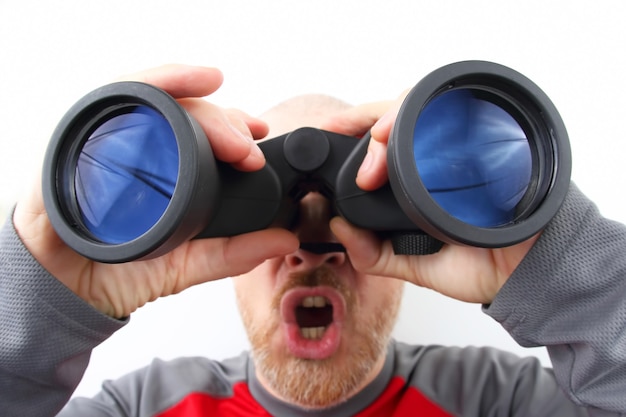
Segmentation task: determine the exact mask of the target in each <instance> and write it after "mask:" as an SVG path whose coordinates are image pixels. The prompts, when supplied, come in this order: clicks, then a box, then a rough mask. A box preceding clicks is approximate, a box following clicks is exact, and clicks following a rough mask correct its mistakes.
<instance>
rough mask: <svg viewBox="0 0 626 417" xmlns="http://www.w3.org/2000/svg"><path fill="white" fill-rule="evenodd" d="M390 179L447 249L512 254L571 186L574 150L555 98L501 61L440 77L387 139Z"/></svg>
mask: <svg viewBox="0 0 626 417" xmlns="http://www.w3.org/2000/svg"><path fill="white" fill-rule="evenodd" d="M388 166H389V179H390V183H391V186H392V189H393V191H394V195H395V197H396V199H397V200H398V202H399V204H400V206H401V207H402V209H403V211H404V212H405V214H406V215H407V216H408V217H409V218H410V219H411V220H412V221H413V222H414V223H415V224H417V225H418V226H419V227H420V228H421V229H422V230H423V231H424V232H426V233H427V234H429V235H431V236H433V237H435V238H436V239H439V240H441V241H443V242H448V243H458V244H466V245H472V246H480V247H504V246H509V245H512V244H515V243H518V242H520V241H522V240H525V239H527V238H529V237H530V236H532V235H534V234H535V233H537V232H539V231H540V230H541V229H543V228H544V227H545V225H546V224H547V223H548V222H549V221H550V220H551V219H552V217H553V216H554V215H555V214H556V212H557V210H558V209H559V207H560V206H561V204H562V202H563V199H564V198H565V195H566V193H567V190H568V188H569V181H570V175H571V153H570V146H569V140H568V136H567V132H566V129H565V126H564V124H563V121H562V119H561V117H560V115H559V113H558V111H557V110H556V108H555V106H554V105H553V103H552V102H551V100H550V99H549V98H548V96H547V95H546V94H545V93H544V92H543V91H542V90H540V89H539V87H537V86H536V85H535V84H534V83H533V82H532V81H530V80H529V79H528V78H526V77H525V76H523V75H521V74H520V73H518V72H516V71H514V70H512V69H510V68H508V67H504V66H502V65H499V64H495V63H491V62H484V61H466V62H458V63H455V64H451V65H448V66H445V67H442V68H439V69H438V70H436V71H434V72H432V73H431V74H429V75H428V76H426V77H425V78H424V79H422V81H420V82H419V83H418V84H417V85H416V86H415V87H414V88H413V89H412V90H411V91H410V92H409V94H408V96H407V97H406V99H405V101H404V103H403V105H402V107H401V109H400V112H399V114H398V118H397V120H396V124H395V125H394V127H393V130H392V133H391V135H390V138H389V150H388Z"/></svg>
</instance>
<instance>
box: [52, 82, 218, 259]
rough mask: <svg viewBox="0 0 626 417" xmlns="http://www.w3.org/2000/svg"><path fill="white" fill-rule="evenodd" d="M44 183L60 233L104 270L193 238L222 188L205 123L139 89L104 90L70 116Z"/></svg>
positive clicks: (56, 139)
mask: <svg viewBox="0 0 626 417" xmlns="http://www.w3.org/2000/svg"><path fill="white" fill-rule="evenodd" d="M43 181H44V183H43V193H44V202H45V204H46V208H47V211H48V215H49V217H50V221H51V222H52V225H53V226H54V227H55V230H56V231H57V233H58V234H59V235H60V237H61V238H62V239H63V240H64V241H65V242H66V243H68V245H70V246H71V247H72V248H73V249H74V250H76V251H77V252H79V253H81V254H83V255H85V256H87V257H90V258H92V259H97V260H99V261H102V262H124V261H127V260H132V259H137V258H141V257H145V256H149V257H154V256H159V255H161V254H164V253H166V252H168V251H169V250H171V249H173V248H174V247H176V246H178V245H179V244H180V243H182V242H184V241H185V240H188V239H190V238H192V237H193V236H194V235H196V234H197V233H199V232H200V230H202V228H203V226H204V225H206V223H208V221H209V219H210V217H211V215H212V212H213V211H214V207H213V206H212V202H214V201H215V199H216V198H217V193H218V190H219V188H220V183H219V180H218V179H217V168H216V164H215V160H214V157H213V154H212V151H211V148H210V145H209V142H208V140H207V138H206V136H205V134H204V132H203V130H202V129H201V128H200V126H199V125H198V124H197V122H196V121H195V120H194V119H193V118H192V117H190V116H189V115H188V114H187V113H186V111H185V110H184V109H183V108H182V107H181V106H180V105H179V104H178V103H177V102H176V100H174V99H173V98H172V97H171V96H169V95H168V94H166V93H165V92H163V91H162V90H160V89H158V88H155V87H152V86H150V85H147V84H143V83H134V82H123V83H114V84H109V85H106V86H104V87H101V88H99V89H97V90H95V91H93V92H91V93H90V94H88V95H87V96H85V97H83V98H82V99H81V100H80V101H78V102H77V103H76V104H75V105H74V106H73V107H72V108H71V109H70V110H69V111H68V112H67V113H66V114H65V116H64V117H63V119H62V120H61V121H60V123H59V124H58V126H57V128H56V130H55V131H54V133H53V136H52V139H51V142H50V145H49V148H48V151H47V154H46V158H45V161H44V176H43ZM189 217H193V219H194V221H193V222H190V221H184V219H186V218H189Z"/></svg>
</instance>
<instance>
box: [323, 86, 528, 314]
mask: <svg viewBox="0 0 626 417" xmlns="http://www.w3.org/2000/svg"><path fill="white" fill-rule="evenodd" d="M407 93H408V90H407V91H406V92H405V93H403V94H402V95H401V96H400V97H399V98H398V99H397V100H395V101H383V102H378V103H370V104H364V105H360V106H356V107H353V108H351V109H349V110H347V111H345V112H344V113H342V114H339V115H337V116H334V117H333V118H332V119H329V120H328V121H327V122H326V123H325V124H324V125H323V126H322V128H323V129H326V130H331V131H335V132H338V133H343V134H346V135H356V136H360V135H363V134H364V133H366V132H367V131H368V130H369V131H370V132H371V134H372V139H371V140H370V143H369V145H368V152H367V156H366V157H365V159H364V161H363V164H362V165H361V168H360V170H359V173H358V176H357V184H358V185H359V187H361V188H362V189H364V190H374V189H376V188H378V187H380V186H382V185H383V184H385V182H386V181H387V159H386V158H387V143H388V140H389V134H390V131H391V127H392V126H393V123H394V122H395V118H396V116H397V114H398V110H399V109H400V106H401V104H402V101H403V100H404V97H405V96H406V94H407ZM331 228H332V231H333V233H334V234H335V235H336V236H337V238H338V239H339V240H340V241H341V243H343V245H344V246H345V247H346V249H347V251H348V255H349V257H350V261H351V262H352V265H353V266H354V268H356V269H357V270H359V271H361V272H364V273H368V274H373V275H382V276H388V277H394V278H399V279H402V280H405V281H408V282H412V283H413V284H416V285H419V286H421V287H426V288H430V289H433V290H435V291H437V292H439V293H441V294H444V295H446V296H449V297H452V298H456V299H459V300H462V301H467V302H475V303H485V304H488V303H490V302H491V301H493V299H494V297H495V296H496V294H497V292H498V291H499V290H500V288H501V287H502V285H504V283H505V282H506V280H507V279H508V278H509V276H510V275H511V273H513V271H514V270H515V268H516V267H517V266H518V265H519V263H520V262H521V261H522V259H523V258H524V256H526V254H527V253H528V251H529V250H530V248H531V247H532V246H533V244H534V243H535V241H536V240H537V238H538V236H534V237H532V238H531V239H529V240H527V241H525V242H522V243H519V244H517V245H514V246H511V247H507V248H499V249H483V248H474V247H468V246H458V245H445V246H444V247H443V248H442V250H441V251H440V252H438V253H436V254H434V255H424V256H407V255H395V254H394V252H393V248H392V247H391V242H389V241H381V240H379V239H378V238H377V237H376V235H375V234H374V233H371V232H369V231H366V230H362V229H358V228H356V227H354V226H353V225H351V224H349V223H348V222H346V221H345V220H344V219H342V218H335V219H333V220H332V222H331Z"/></svg>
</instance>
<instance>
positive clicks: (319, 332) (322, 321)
mask: <svg viewBox="0 0 626 417" xmlns="http://www.w3.org/2000/svg"><path fill="white" fill-rule="evenodd" d="M295 315H296V323H297V324H298V327H299V328H300V335H301V336H302V337H303V338H305V339H321V338H322V336H324V332H325V331H326V329H327V328H328V326H329V325H330V324H331V323H332V322H333V304H332V303H331V302H330V300H329V299H328V298H326V297H324V296H321V295H317V296H307V297H304V298H303V299H302V301H301V302H300V304H299V305H297V306H296V308H295Z"/></svg>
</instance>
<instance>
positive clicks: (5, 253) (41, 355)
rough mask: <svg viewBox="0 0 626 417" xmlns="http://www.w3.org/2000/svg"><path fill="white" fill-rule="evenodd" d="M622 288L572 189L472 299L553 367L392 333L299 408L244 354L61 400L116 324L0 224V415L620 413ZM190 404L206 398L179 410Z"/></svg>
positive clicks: (624, 357) (620, 243) (618, 231)
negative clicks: (343, 382) (330, 399)
mask: <svg viewBox="0 0 626 417" xmlns="http://www.w3.org/2000/svg"><path fill="white" fill-rule="evenodd" d="M625 294H626V227H624V226H622V225H620V224H618V223H615V222H612V221H610V220H607V219H604V218H602V217H601V216H600V214H599V213H598V211H597V209H596V208H595V206H594V205H593V204H592V203H591V202H590V201H589V200H588V199H587V198H586V197H585V196H583V195H582V194H581V193H580V191H578V189H577V188H576V187H575V186H572V187H571V189H570V192H569V194H568V196H567V198H566V201H565V203H564V206H563V207H562V209H561V210H560V212H559V213H558V215H557V216H556V217H555V219H553V221H552V222H551V223H550V225H549V226H548V227H547V229H546V230H545V231H544V233H543V234H542V236H541V238H540V239H539V241H538V242H537V243H536V244H535V246H534V248H533V249H532V250H531V252H530V253H529V254H528V255H527V256H526V258H525V259H524V260H523V262H522V263H521V265H520V266H519V267H518V268H517V270H516V271H515V272H514V273H513V275H512V276H511V278H510V279H509V280H508V282H507V283H506V284H505V285H504V287H503V288H502V289H501V291H500V292H499V293H498V295H497V297H496V299H495V300H494V302H493V303H492V304H491V305H489V306H484V307H483V309H484V311H485V313H486V314H488V315H490V316H491V317H493V318H494V319H495V320H497V321H498V322H500V323H501V324H502V326H503V327H504V328H505V329H506V330H507V331H508V332H509V333H510V334H511V336H512V337H513V338H514V339H515V340H516V341H517V342H518V343H520V344H521V345H523V346H546V347H547V349H548V352H549V354H550V358H551V360H552V363H553V368H554V371H552V370H550V369H544V368H542V367H541V365H540V364H539V362H538V361H537V360H534V359H529V358H527V359H520V358H516V357H514V356H512V355H510V354H508V353H505V352H501V351H497V350H495V349H489V348H482V349H478V348H463V349H460V348H449V347H440V346H409V345H405V344H401V343H396V342H393V343H392V344H391V345H390V347H389V349H388V354H387V361H386V364H385V367H384V369H383V371H382V372H381V374H380V375H379V376H378V378H377V379H376V380H375V381H373V382H372V383H371V384H370V385H369V386H368V387H366V388H365V390H364V391H363V392H361V393H359V394H357V395H356V396H355V397H353V398H351V399H350V400H348V401H347V402H346V403H344V404H341V405H340V406H338V407H336V408H333V409H330V410H325V411H322V412H310V411H306V410H299V409H296V408H294V407H292V406H290V405H288V404H284V403H282V402H280V401H278V400H276V399H275V398H273V397H272V396H271V395H270V394H269V393H267V392H266V391H265V390H264V389H263V388H262V387H261V385H260V384H259V383H258V381H257V380H256V379H255V376H254V364H253V361H252V360H250V357H249V355H248V354H247V353H244V354H242V355H240V356H237V357H235V358H233V359H231V360H226V361H223V362H216V361H212V360H209V359H205V358H181V359H179V360H175V361H171V362H162V361H154V362H153V363H152V364H150V365H148V366H147V367H146V368H144V369H141V370H138V371H134V372H132V373H130V374H129V375H127V376H126V377H123V378H121V379H120V380H118V381H111V382H107V383H105V384H104V385H103V390H102V392H101V393H100V394H98V395H97V396H96V397H94V398H92V399H75V400H72V401H70V402H69V404H68V405H67V406H66V407H65V408H63V407H64V406H65V405H66V403H67V402H68V400H69V398H70V396H71V394H72V392H73V390H74V388H75V387H76V385H77V384H78V382H79V381H80V378H81V377H82V375H83V372H84V370H85V368H86V366H87V363H88V360H89V355H90V353H91V350H92V349H93V348H94V347H95V346H96V345H98V344H99V343H101V342H102V341H104V340H105V339H106V338H107V337H109V336H110V335H111V334H112V333H114V332H115V331H116V330H118V329H119V328H121V327H122V326H124V324H125V321H119V320H114V319H112V318H109V317H106V316H104V315H102V314H100V313H99V312H97V311H95V310H93V309H92V308H91V307H90V306H89V305H88V304H86V303H85V302H83V301H82V300H81V299H79V298H78V297H77V296H76V295H74V294H73V293H72V292H71V291H69V290H68V289H67V288H66V287H64V286H63V285H62V284H61V283H60V282H59V281H57V280H56V279H55V278H54V277H52V276H50V274H48V273H47V272H46V271H45V270H44V269H43V268H42V267H41V266H40V265H39V264H38V263H37V262H36V261H35V260H34V259H33V258H32V256H30V254H29V253H28V251H27V250H26V249H25V248H24V246H23V245H22V243H21V242H20V240H19V238H18V237H17V235H16V233H15V230H14V228H13V227H12V223H11V222H10V221H9V222H7V224H6V225H5V226H4V228H3V229H2V231H1V232H0V416H1V417H13V416H16V417H17V416H20V417H22V416H25V417H30V416H33V417H35V416H54V415H57V413H59V412H60V414H58V415H60V416H65V417H69V416H88V417H92V416H93V417H98V416H108V417H112V416H137V417H139V416H142V417H147V416H183V415H184V416H187V417H196V416H200V415H220V416H222V415H223V416H253V415H254V416H269V415H276V416H350V415H360V416H375V415H384V416H398V417H400V416H410V415H428V416H475V417H483V416H494V417H495V416H520V417H521V416H524V417H541V416H546V417H547V416H596V417H597V416H626V297H625ZM194 401H195V402H194ZM190 402H191V403H194V404H196V403H197V404H203V406H205V407H206V408H204V409H203V410H204V411H196V414H194V413H192V412H191V411H181V410H185V409H184V408H181V407H182V405H181V404H189V403H190ZM220 407H221V408H220ZM62 408H63V411H60V410H61V409H62ZM177 410H178V411H177ZM186 410H189V409H186ZM197 410H200V409H199V408H198V409H197ZM177 412H178V414H176V413H177Z"/></svg>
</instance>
